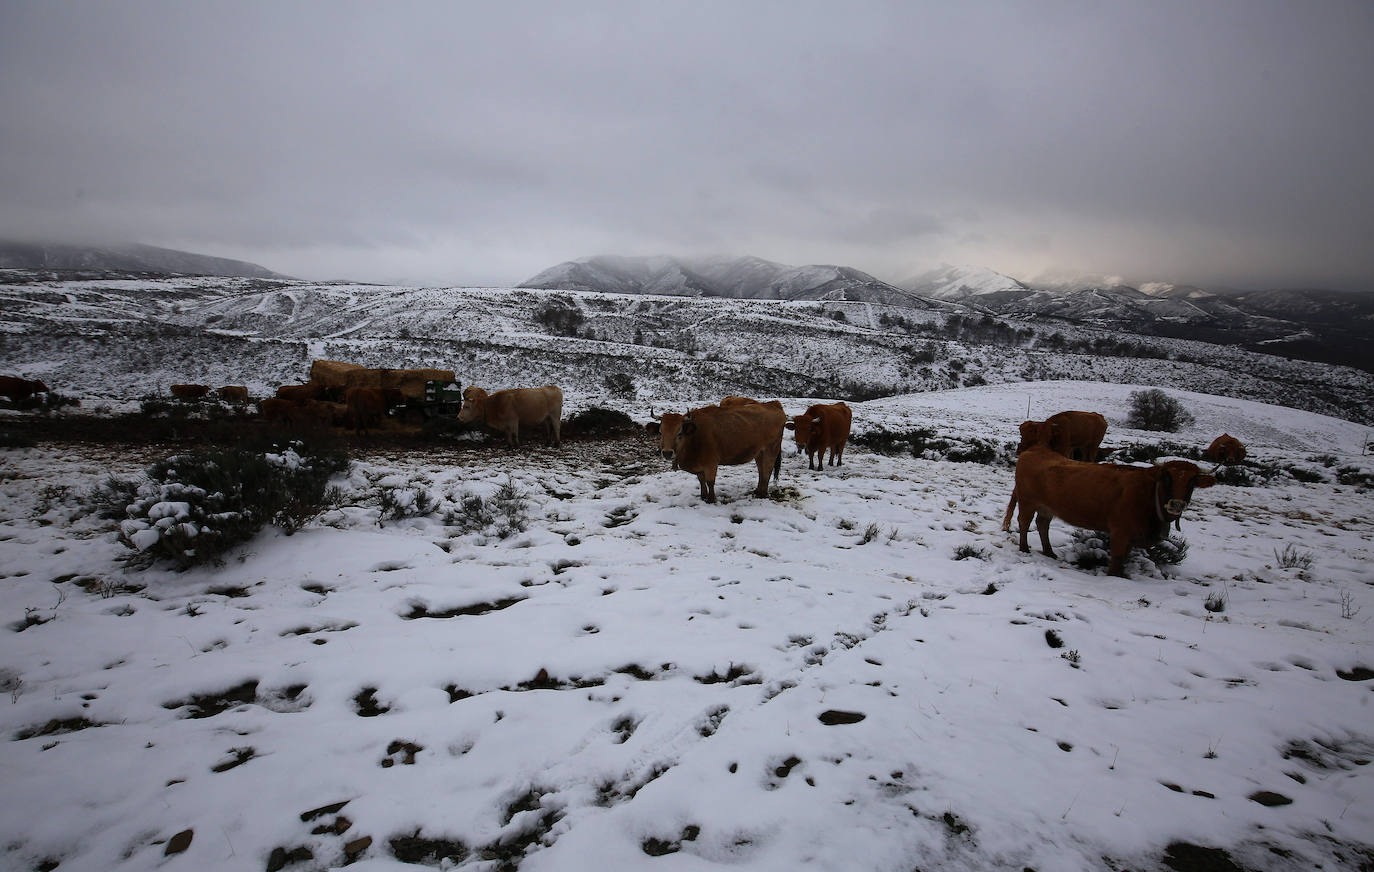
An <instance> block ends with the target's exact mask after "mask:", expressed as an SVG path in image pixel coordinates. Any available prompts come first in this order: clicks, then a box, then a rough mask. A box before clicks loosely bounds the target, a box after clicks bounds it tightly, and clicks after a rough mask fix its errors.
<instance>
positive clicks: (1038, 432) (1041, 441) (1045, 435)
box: [1016, 421, 1059, 454]
mask: <svg viewBox="0 0 1374 872" xmlns="http://www.w3.org/2000/svg"><path fill="white" fill-rule="evenodd" d="M1058 435H1059V428H1058V427H1056V426H1055V425H1053V424H1051V423H1049V422H1048V421H1022V422H1021V444H1020V445H1018V446H1016V453H1017V454H1020V453H1021V452H1022V451H1025V450H1026V449H1027V448H1031V447H1033V446H1035V445H1045V446H1048V447H1049V448H1054V449H1055V450H1056V451H1057V450H1058V449H1057V448H1055V445H1054V443H1055V440H1056V439H1057V437H1058Z"/></svg>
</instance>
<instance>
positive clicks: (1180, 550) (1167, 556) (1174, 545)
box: [1145, 536, 1188, 566]
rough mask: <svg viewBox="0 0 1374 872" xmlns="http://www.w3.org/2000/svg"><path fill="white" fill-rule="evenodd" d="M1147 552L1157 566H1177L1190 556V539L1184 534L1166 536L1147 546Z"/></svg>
mask: <svg viewBox="0 0 1374 872" xmlns="http://www.w3.org/2000/svg"><path fill="white" fill-rule="evenodd" d="M1145 553H1146V554H1148V555H1149V556H1150V561H1151V562H1152V563H1154V565H1155V566H1176V565H1178V564H1180V563H1182V562H1183V559H1184V558H1185V557H1187V556H1188V540H1187V539H1184V538H1183V537H1182V536H1166V537H1165V538H1163V539H1161V540H1159V541H1158V542H1156V543H1155V544H1153V545H1151V546H1150V547H1149V548H1146V549H1145Z"/></svg>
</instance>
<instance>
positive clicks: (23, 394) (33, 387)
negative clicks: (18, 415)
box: [0, 375, 49, 403]
mask: <svg viewBox="0 0 1374 872" xmlns="http://www.w3.org/2000/svg"><path fill="white" fill-rule="evenodd" d="M46 393H49V391H48V386H47V385H45V384H43V383H42V382H41V381H39V380H38V379H36V378H35V379H28V378H16V377H15V376H12V375H0V396H3V397H8V398H9V401H10V402H11V403H17V402H19V401H20V400H27V399H28V398H29V397H31V396H33V395H34V394H46Z"/></svg>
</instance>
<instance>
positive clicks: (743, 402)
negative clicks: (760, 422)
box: [720, 394, 758, 409]
mask: <svg viewBox="0 0 1374 872" xmlns="http://www.w3.org/2000/svg"><path fill="white" fill-rule="evenodd" d="M757 402H758V400H756V399H754V398H752V397H738V396H735V395H734V394H731V395H730V396H728V397H725V398H724V399H722V400H721V401H720V407H721V408H722V409H728V408H730V407H731V406H747V405H749V404H750V403H757Z"/></svg>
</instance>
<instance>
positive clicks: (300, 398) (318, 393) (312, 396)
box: [277, 381, 324, 403]
mask: <svg viewBox="0 0 1374 872" xmlns="http://www.w3.org/2000/svg"><path fill="white" fill-rule="evenodd" d="M277 396H278V397H279V398H281V399H283V400H286V401H287V402H288V403H304V402H305V401H306V400H320V399H324V385H322V384H320V383H319V382H313V381H312V382H306V383H305V384H303V385H282V386H281V387H279V388H277Z"/></svg>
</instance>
